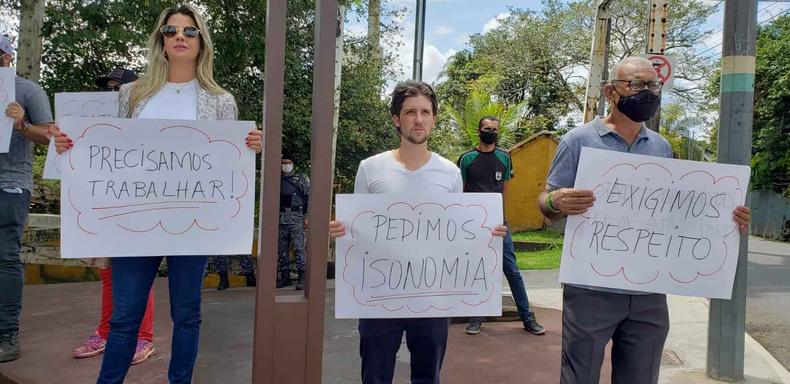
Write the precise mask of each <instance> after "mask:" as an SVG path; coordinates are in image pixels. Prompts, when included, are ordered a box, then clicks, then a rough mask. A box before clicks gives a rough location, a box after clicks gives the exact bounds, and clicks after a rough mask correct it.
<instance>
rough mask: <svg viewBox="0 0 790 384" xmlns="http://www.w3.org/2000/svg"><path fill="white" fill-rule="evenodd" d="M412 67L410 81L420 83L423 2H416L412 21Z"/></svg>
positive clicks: (423, 29) (422, 0) (420, 0)
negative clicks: (415, 12)
mask: <svg viewBox="0 0 790 384" xmlns="http://www.w3.org/2000/svg"><path fill="white" fill-rule="evenodd" d="M414 24H415V27H414V67H413V70H412V76H411V77H412V79H414V80H417V81H422V55H423V47H424V46H425V0H417V16H416V18H415V20H414Z"/></svg>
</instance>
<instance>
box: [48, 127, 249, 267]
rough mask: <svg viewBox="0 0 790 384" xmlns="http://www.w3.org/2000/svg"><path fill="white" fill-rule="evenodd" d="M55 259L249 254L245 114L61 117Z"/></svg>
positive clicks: (247, 157)
mask: <svg viewBox="0 0 790 384" xmlns="http://www.w3.org/2000/svg"><path fill="white" fill-rule="evenodd" d="M60 124H61V125H62V127H63V129H64V130H65V131H67V132H71V134H70V136H71V137H72V138H73V140H74V147H73V148H72V149H70V150H69V151H68V152H66V153H64V155H63V159H62V182H61V207H62V208H61V250H62V256H63V257H65V258H83V257H123V256H154V255H222V254H245V253H249V252H250V249H251V245H252V228H253V206H254V205H253V204H254V203H253V202H254V199H253V197H254V195H255V192H254V191H255V153H254V151H252V150H251V149H249V148H247V146H246V145H245V142H244V139H245V137H246V136H247V133H248V132H249V131H250V130H252V129H255V123H254V122H250V121H206V120H201V121H192V120H145V119H75V118H63V119H61V121H60Z"/></svg>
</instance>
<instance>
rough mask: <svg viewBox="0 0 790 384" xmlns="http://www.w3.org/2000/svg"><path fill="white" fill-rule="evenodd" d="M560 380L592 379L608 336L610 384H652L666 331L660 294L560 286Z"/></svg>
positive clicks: (588, 383)
mask: <svg viewBox="0 0 790 384" xmlns="http://www.w3.org/2000/svg"><path fill="white" fill-rule="evenodd" d="M562 299H563V303H562V369H561V377H560V383H562V384H592V383H598V381H599V379H600V376H601V364H603V358H604V350H605V348H606V344H607V343H608V342H609V340H612V384H651V383H653V384H655V383H657V382H658V371H659V366H660V364H661V353H662V351H663V349H664V341H666V339H667V333H668V332H669V313H668V311H667V299H666V296H665V295H661V294H650V295H628V294H620V293H612V292H602V291H594V290H590V289H584V288H577V287H573V286H568V285H566V286H565V287H564V289H563V292H562Z"/></svg>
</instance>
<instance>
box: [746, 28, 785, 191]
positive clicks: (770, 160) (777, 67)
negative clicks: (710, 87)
mask: <svg viewBox="0 0 790 384" xmlns="http://www.w3.org/2000/svg"><path fill="white" fill-rule="evenodd" d="M788 52H790V15H786V16H782V17H780V18H777V19H776V20H774V21H773V22H771V23H770V24H767V25H765V26H763V27H761V28H760V30H759V32H758V35H757V70H756V75H755V84H754V86H755V90H754V101H755V105H754V131H753V134H752V137H753V141H752V143H753V144H752V186H753V188H756V189H768V190H772V191H775V192H778V193H784V194H785V196H790V55H788Z"/></svg>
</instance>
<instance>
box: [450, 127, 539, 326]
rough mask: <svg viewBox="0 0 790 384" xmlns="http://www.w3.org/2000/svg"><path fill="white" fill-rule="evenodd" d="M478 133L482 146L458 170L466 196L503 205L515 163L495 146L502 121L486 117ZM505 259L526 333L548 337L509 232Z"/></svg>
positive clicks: (468, 153)
mask: <svg viewBox="0 0 790 384" xmlns="http://www.w3.org/2000/svg"><path fill="white" fill-rule="evenodd" d="M478 133H479V135H480V144H479V145H478V146H477V147H476V148H473V149H470V150H468V151H466V152H465V153H464V154H462V155H461V157H459V158H458V167H459V168H461V177H462V178H463V180H464V192H493V193H501V194H502V201H504V197H505V192H506V191H507V181H508V180H510V179H511V178H513V163H512V161H511V159H510V154H509V153H507V151H505V150H504V149H502V148H498V147H497V146H496V141H497V135H498V133H499V119H498V118H496V117H494V116H486V117H483V118H482V119H480V122H479V123H478ZM505 225H507V222H505ZM502 256H503V259H504V260H503V263H502V269H503V271H504V273H505V278H507V282H508V285H510V291H511V292H512V293H513V299H514V300H515V302H516V307H517V308H518V313H519V315H520V316H521V321H522V322H523V323H524V329H525V330H526V331H527V332H530V333H532V334H535V335H543V334H545V333H546V330H545V329H543V327H542V326H541V325H540V324H538V322H537V320H535V314H533V313H532V312H531V311H530V310H529V298H528V297H527V290H526V288H525V287H524V280H523V279H522V278H521V273H520V272H519V271H518V266H517V265H516V252H515V249H514V247H513V238H512V237H511V236H510V230H508V231H507V235H505V242H504V245H503V247H502ZM482 322H483V318H480V317H474V318H472V319H471V320H470V321H469V325H468V326H467V327H466V333H467V334H470V335H476V334H478V333H480V327H481V326H482Z"/></svg>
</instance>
